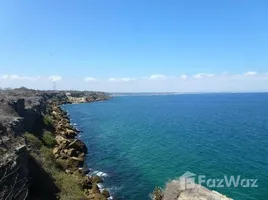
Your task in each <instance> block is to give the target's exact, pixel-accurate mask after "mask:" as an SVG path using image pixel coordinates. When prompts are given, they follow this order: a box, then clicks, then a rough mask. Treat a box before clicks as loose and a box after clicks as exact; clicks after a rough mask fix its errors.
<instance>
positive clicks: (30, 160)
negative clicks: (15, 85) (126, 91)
mask: <svg viewBox="0 0 268 200" xmlns="http://www.w3.org/2000/svg"><path fill="white" fill-rule="evenodd" d="M77 94H79V95H83V94H84V93H82V94H80V93H79V92H77ZM103 96H104V98H103V97H101V98H100V99H105V98H109V96H108V95H105V94H104V93H103ZM53 102H54V103H53ZM55 102H56V103H55ZM64 103H72V102H71V101H70V98H69V97H68V96H67V95H66V92H51V91H36V90H28V89H25V88H21V89H17V90H7V91H1V95H0V199H5V200H10V199H17V200H23V199H26V198H28V199H59V198H60V197H59V196H58V195H57V193H58V192H59V191H60V188H58V186H57V185H56V184H55V183H54V180H53V177H52V176H51V174H50V173H48V172H47V171H46V170H45V169H44V168H43V166H42V162H38V161H37V160H36V159H35V158H34V157H33V156H32V155H31V154H32V153H31V152H34V153H36V152H37V150H36V151H35V150H32V149H33V147H31V146H29V144H28V142H27V139H26V138H25V136H24V133H25V132H30V133H32V134H34V135H35V136H34V137H37V138H42V134H43V133H44V131H51V133H52V134H55V137H57V140H56V141H57V145H56V147H55V150H54V151H56V150H57V152H59V154H56V153H55V157H56V158H57V157H58V158H60V159H64V158H65V157H63V156H62V155H67V158H68V159H69V158H71V160H72V161H73V163H75V164H74V165H71V166H72V167H74V166H77V167H81V166H82V164H83V161H84V155H85V153H86V147H85V146H84V145H83V143H81V141H79V140H76V139H75V136H76V133H75V130H73V128H72V127H70V125H69V124H68V118H67V117H66V116H65V115H64V114H62V111H61V110H59V109H60V107H59V105H61V104H64ZM53 105H54V108H53ZM53 109H54V110H53ZM55 110H57V111H58V116H57V117H55V116H53V112H54V114H55V112H56V111H55ZM46 116H50V117H52V119H53V120H55V122H56V124H55V126H54V124H53V123H54V122H50V123H48V122H47V121H46V120H45V117H46ZM61 121H62V122H64V123H62V124H60V122H61ZM64 126H68V129H69V132H68V131H67V134H66V127H65V129H63V127H64ZM60 130H62V131H64V133H62V135H60V134H59V133H60ZM56 135H57V136H56ZM53 137H54V136H53ZM62 141H67V142H64V143H65V144H66V145H67V147H66V148H63V146H61V145H62ZM66 149H67V150H66ZM51 152H52V150H51ZM37 155H38V154H37ZM52 155H53V154H52ZM77 155H78V156H77ZM79 156H80V157H79ZM54 164H55V163H54ZM64 170H65V171H66V170H67V171H66V172H68V173H70V172H71V170H70V169H68V168H67V169H64ZM68 170H69V171H68ZM76 170H77V169H76ZM73 171H75V170H73ZM64 173H65V172H64ZM40 181H43V182H42V183H40ZM40 184H42V186H43V188H42V187H40ZM38 186H39V187H38ZM41 188H42V189H43V191H41V190H40V189H41ZM38 190H40V191H38ZM70 190H72V188H70Z"/></svg>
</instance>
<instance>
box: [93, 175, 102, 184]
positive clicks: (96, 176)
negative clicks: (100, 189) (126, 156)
mask: <svg viewBox="0 0 268 200" xmlns="http://www.w3.org/2000/svg"><path fill="white" fill-rule="evenodd" d="M91 181H92V183H101V182H103V180H102V178H101V177H100V176H98V175H93V176H92V177H91Z"/></svg>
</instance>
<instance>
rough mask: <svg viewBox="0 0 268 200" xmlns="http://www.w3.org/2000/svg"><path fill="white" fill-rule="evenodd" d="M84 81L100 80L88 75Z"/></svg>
mask: <svg viewBox="0 0 268 200" xmlns="http://www.w3.org/2000/svg"><path fill="white" fill-rule="evenodd" d="M84 81H85V82H87V83H89V82H96V81H98V80H97V79H95V78H92V77H86V78H85V79H84Z"/></svg>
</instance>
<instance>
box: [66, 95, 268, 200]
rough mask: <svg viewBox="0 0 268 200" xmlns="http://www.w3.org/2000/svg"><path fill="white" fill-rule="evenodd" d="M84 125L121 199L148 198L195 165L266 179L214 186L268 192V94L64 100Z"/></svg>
mask: <svg viewBox="0 0 268 200" xmlns="http://www.w3.org/2000/svg"><path fill="white" fill-rule="evenodd" d="M63 108H64V109H66V110H67V111H68V112H69V114H70V117H71V121H72V123H75V124H76V126H77V127H78V129H79V130H81V131H82V133H81V135H80V136H79V137H80V139H81V140H83V141H84V142H85V143H86V145H87V147H88V150H89V153H88V155H87V159H86V162H87V165H88V166H89V167H90V168H92V169H93V170H94V171H97V173H99V174H100V175H103V178H104V183H103V187H105V188H108V189H109V190H110V191H111V193H112V194H113V196H114V197H115V198H117V199H128V200H132V199H133V200H143V199H144V200H146V199H149V193H150V192H152V191H153V189H154V187H155V186H164V184H165V182H166V181H168V180H171V179H175V178H177V177H179V176H180V175H182V174H183V173H185V172H186V171H190V172H192V173H195V174H197V175H206V176H207V177H210V178H222V177H223V176H224V175H227V176H231V175H233V176H237V175H241V177H243V178H250V179H258V187H257V188H243V187H237V188H234V187H231V188H227V187H223V188H212V189H214V190H217V191H219V192H221V193H223V194H225V195H227V196H229V197H231V198H233V199H236V200H245V199H250V200H263V199H267V197H268V189H267V188H268V173H267V172H268V157H267V155H268V94H266V93H262V94H258V93H255V94H191V95H190V94H189V95H186V94H185V95H166V96H121V97H114V98H113V99H111V100H109V101H103V102H95V103H89V104H73V105H64V106H63Z"/></svg>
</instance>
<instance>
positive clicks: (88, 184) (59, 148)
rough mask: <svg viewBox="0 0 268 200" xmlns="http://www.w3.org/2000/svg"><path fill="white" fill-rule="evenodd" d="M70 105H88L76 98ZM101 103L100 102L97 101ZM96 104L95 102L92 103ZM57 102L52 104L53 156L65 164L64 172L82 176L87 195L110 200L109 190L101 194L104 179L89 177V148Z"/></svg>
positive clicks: (72, 99) (94, 176) (95, 176)
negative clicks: (53, 128)
mask: <svg viewBox="0 0 268 200" xmlns="http://www.w3.org/2000/svg"><path fill="white" fill-rule="evenodd" d="M69 100H70V102H68V103H86V102H85V100H84V98H82V99H81V100H80V99H79V100H77V99H75V98H69ZM97 101H99V100H97ZM91 102H94V101H91ZM60 106H61V104H59V103H58V102H57V101H53V102H52V104H51V110H50V116H51V118H52V120H53V124H54V126H55V128H56V129H55V132H56V142H57V144H56V146H55V147H54V149H53V154H54V156H55V158H56V159H57V161H58V162H60V163H65V164H64V170H65V172H66V173H68V174H77V172H78V173H79V174H81V176H82V177H83V179H81V181H82V182H83V183H82V185H83V189H84V190H85V194H86V195H87V196H88V197H90V198H92V197H93V198H94V197H96V196H97V198H103V199H104V198H106V199H110V194H109V192H108V191H107V190H105V189H104V190H103V191H102V192H100V188H99V187H98V183H101V182H102V178H101V177H100V176H98V175H92V176H88V175H87V174H88V173H89V172H90V171H89V170H88V168H87V167H85V165H84V162H85V155H86V154H87V151H88V150H87V147H86V145H85V144H84V142H83V141H81V140H79V139H77V134H78V133H79V131H78V130H77V129H76V128H74V127H73V126H72V125H71V123H70V119H69V116H68V114H67V113H66V112H65V111H64V110H62V108H61V107H60Z"/></svg>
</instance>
